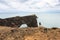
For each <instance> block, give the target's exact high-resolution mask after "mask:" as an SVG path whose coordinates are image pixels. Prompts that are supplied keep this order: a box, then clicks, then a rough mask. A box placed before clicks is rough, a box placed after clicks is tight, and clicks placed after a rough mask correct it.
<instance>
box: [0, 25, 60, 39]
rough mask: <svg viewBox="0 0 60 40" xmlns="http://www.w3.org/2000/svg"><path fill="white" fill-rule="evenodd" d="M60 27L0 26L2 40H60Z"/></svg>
mask: <svg viewBox="0 0 60 40" xmlns="http://www.w3.org/2000/svg"><path fill="white" fill-rule="evenodd" d="M59 34H60V28H44V27H35V28H32V27H31V28H29V27H28V28H10V27H1V26H0V40H60V35H59Z"/></svg>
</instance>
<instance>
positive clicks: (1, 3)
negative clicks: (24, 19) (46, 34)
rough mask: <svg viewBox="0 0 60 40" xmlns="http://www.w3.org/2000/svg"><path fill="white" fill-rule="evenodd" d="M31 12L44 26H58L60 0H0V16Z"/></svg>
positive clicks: (29, 13) (21, 14) (23, 14)
mask: <svg viewBox="0 0 60 40" xmlns="http://www.w3.org/2000/svg"><path fill="white" fill-rule="evenodd" d="M32 14H36V15H37V16H38V19H37V20H38V22H41V23H42V25H43V26H45V27H60V18H59V17H60V0H0V18H6V17H12V16H26V15H32Z"/></svg>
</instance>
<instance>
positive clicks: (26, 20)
mask: <svg viewBox="0 0 60 40" xmlns="http://www.w3.org/2000/svg"><path fill="white" fill-rule="evenodd" d="M22 24H27V26H28V27H38V25H37V16H36V15H29V16H23V17H20V16H16V17H11V18H5V19H1V18H0V26H8V27H20V26H21V25H22Z"/></svg>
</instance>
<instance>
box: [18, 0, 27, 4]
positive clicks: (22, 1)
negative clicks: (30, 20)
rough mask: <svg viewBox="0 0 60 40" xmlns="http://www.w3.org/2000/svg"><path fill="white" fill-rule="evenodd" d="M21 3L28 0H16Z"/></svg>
mask: <svg viewBox="0 0 60 40" xmlns="http://www.w3.org/2000/svg"><path fill="white" fill-rule="evenodd" d="M18 1H19V2H21V3H24V2H27V1H28V0H18Z"/></svg>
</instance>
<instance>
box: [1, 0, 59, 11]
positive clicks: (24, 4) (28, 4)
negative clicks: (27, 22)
mask: <svg viewBox="0 0 60 40" xmlns="http://www.w3.org/2000/svg"><path fill="white" fill-rule="evenodd" d="M4 2H6V3H7V5H6V4H4V3H1V2H0V10H5V9H6V10H8V9H14V10H20V11H39V10H42V11H44V10H48V9H50V10H51V9H54V10H56V9H58V8H59V10H60V7H59V6H58V7H57V6H56V5H57V4H59V2H58V1H57V0H4Z"/></svg>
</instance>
